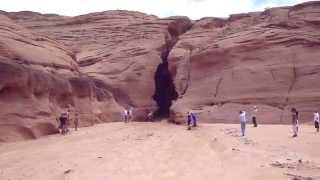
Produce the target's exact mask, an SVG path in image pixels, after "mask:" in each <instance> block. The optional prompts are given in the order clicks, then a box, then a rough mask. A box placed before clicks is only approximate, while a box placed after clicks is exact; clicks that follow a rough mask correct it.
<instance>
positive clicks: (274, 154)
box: [0, 123, 320, 180]
mask: <svg viewBox="0 0 320 180" xmlns="http://www.w3.org/2000/svg"><path fill="white" fill-rule="evenodd" d="M238 129H239V127H238V125H226V124H200V126H199V127H198V128H197V129H196V130H192V131H187V130H186V128H185V127H184V126H176V125H172V124H167V123H129V124H124V123H110V124H100V125H96V126H94V127H89V128H82V129H80V130H79V131H78V132H74V131H73V132H72V133H71V134H70V135H68V136H60V135H53V136H49V137H44V138H41V139H38V140H34V141H25V142H17V143H8V144H0V179H1V180H7V179H10V180H19V179H21V180H22V179H24V180H25V179H32V180H43V179H46V180H79V179H84V180H86V179H90V180H106V179H110V180H122V179H123V180H124V179H126V180H127V179H139V180H151V179H152V180H169V179H172V180H180V179H181V180H191V179H192V180H195V179H199V180H212V179H230V180H231V179H235V178H236V179H246V180H247V179H259V180H264V179H265V180H270V179H277V180H279V179H292V178H293V176H303V177H312V178H313V179H320V134H316V133H315V129H314V128H313V127H312V126H303V127H302V128H301V134H300V136H299V137H298V138H291V136H290V135H291V131H290V130H291V128H290V126H286V125H260V126H259V127H258V128H253V127H251V125H250V126H249V127H248V134H247V136H246V137H240V136H239V134H240V133H239V130H238ZM299 161H300V162H299Z"/></svg>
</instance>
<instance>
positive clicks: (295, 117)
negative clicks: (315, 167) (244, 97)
mask: <svg viewBox="0 0 320 180" xmlns="http://www.w3.org/2000/svg"><path fill="white" fill-rule="evenodd" d="M257 112H258V108H257V107H256V106H254V108H253V115H252V123H253V126H254V127H257V126H258V124H257V117H256V114H257ZM290 112H291V118H292V132H293V135H292V137H298V132H299V112H298V111H297V109H296V108H292V109H291V111H290ZM313 121H314V127H315V128H316V131H317V132H318V133H319V124H320V118H319V112H314V113H313ZM240 126H241V132H242V136H244V135H245V129H246V112H245V111H240Z"/></svg>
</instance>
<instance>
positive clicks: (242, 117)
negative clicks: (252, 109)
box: [239, 111, 246, 136]
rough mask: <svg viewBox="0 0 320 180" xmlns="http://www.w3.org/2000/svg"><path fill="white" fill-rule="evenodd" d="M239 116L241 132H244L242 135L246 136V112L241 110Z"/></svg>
mask: <svg viewBox="0 0 320 180" xmlns="http://www.w3.org/2000/svg"><path fill="white" fill-rule="evenodd" d="M239 117H240V127H241V133H242V136H244V135H245V131H246V112H245V111H240V115H239Z"/></svg>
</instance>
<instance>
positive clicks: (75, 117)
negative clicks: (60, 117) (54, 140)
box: [74, 111, 80, 131]
mask: <svg viewBox="0 0 320 180" xmlns="http://www.w3.org/2000/svg"><path fill="white" fill-rule="evenodd" d="M79 121H80V117H79V112H78V111H76V112H75V114H74V130H75V131H78V126H79Z"/></svg>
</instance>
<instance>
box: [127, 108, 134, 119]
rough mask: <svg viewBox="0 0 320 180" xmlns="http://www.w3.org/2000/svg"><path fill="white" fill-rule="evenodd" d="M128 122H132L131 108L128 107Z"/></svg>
mask: <svg viewBox="0 0 320 180" xmlns="http://www.w3.org/2000/svg"><path fill="white" fill-rule="evenodd" d="M128 118H129V119H128V120H129V121H132V119H133V108H132V107H131V106H130V108H129V110H128Z"/></svg>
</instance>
